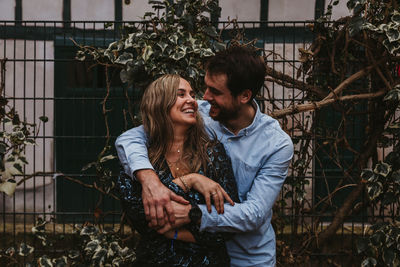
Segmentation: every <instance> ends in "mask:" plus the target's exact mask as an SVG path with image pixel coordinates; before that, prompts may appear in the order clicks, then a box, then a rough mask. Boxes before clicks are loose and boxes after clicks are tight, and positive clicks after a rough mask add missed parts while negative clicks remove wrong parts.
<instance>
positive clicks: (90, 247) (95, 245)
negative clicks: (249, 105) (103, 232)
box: [85, 239, 100, 255]
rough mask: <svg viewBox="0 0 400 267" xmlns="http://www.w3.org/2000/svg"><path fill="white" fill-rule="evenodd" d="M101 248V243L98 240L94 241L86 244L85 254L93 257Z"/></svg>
mask: <svg viewBox="0 0 400 267" xmlns="http://www.w3.org/2000/svg"><path fill="white" fill-rule="evenodd" d="M99 248H100V241H99V240H97V239H95V240H92V241H90V242H88V243H87V244H86V246H85V253H86V254H88V255H91V254H93V253H94V252H95V251H96V250H97V249H99Z"/></svg>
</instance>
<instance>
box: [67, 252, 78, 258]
mask: <svg viewBox="0 0 400 267" xmlns="http://www.w3.org/2000/svg"><path fill="white" fill-rule="evenodd" d="M79 256H80V253H79V251H77V250H70V251H68V257H69V258H70V259H77V258H78V257H79Z"/></svg>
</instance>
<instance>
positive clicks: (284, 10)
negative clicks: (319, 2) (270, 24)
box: [268, 0, 315, 21]
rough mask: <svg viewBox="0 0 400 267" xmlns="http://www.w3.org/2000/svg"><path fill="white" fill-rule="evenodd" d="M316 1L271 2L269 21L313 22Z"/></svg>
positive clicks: (290, 0)
mask: <svg viewBox="0 0 400 267" xmlns="http://www.w3.org/2000/svg"><path fill="white" fill-rule="evenodd" d="M314 14H315V0H269V7H268V20H269V21H301V20H312V19H314Z"/></svg>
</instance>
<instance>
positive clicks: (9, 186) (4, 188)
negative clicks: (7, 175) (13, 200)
mask: <svg viewBox="0 0 400 267" xmlns="http://www.w3.org/2000/svg"><path fill="white" fill-rule="evenodd" d="M16 187H17V183H16V182H15V180H13V179H8V180H7V181H5V182H2V183H0V192H4V193H6V194H7V195H8V196H12V195H13V194H14V192H15V188H16Z"/></svg>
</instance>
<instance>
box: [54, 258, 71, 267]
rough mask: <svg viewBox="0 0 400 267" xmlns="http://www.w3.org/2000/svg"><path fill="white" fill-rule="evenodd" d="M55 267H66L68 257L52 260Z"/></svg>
mask: <svg viewBox="0 0 400 267" xmlns="http://www.w3.org/2000/svg"><path fill="white" fill-rule="evenodd" d="M52 262H53V264H54V267H64V266H67V265H68V259H67V257H66V256H62V257H60V258H56V259H53V260H52Z"/></svg>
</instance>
